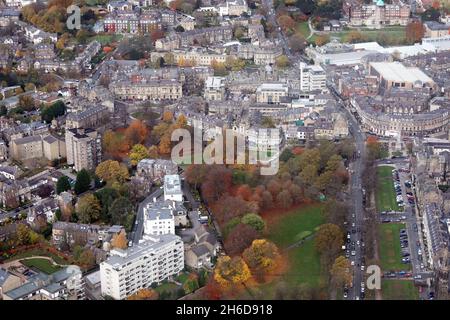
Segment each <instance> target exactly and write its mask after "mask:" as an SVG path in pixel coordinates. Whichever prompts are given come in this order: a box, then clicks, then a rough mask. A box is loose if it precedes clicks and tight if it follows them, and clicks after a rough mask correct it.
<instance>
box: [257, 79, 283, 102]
mask: <svg viewBox="0 0 450 320" xmlns="http://www.w3.org/2000/svg"><path fill="white" fill-rule="evenodd" d="M288 94H289V88H288V86H287V85H286V84H285V83H263V84H261V85H260V86H259V87H258V88H257V89H256V102H258V103H280V101H281V100H280V99H281V98H282V97H286V96H288Z"/></svg>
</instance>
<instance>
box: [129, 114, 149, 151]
mask: <svg viewBox="0 0 450 320" xmlns="http://www.w3.org/2000/svg"><path fill="white" fill-rule="evenodd" d="M148 134H149V130H148V128H147V126H146V125H145V124H144V123H143V122H142V121H141V120H134V121H133V122H132V123H131V124H130V125H129V127H128V128H127V129H126V130H125V140H126V142H127V143H128V145H129V147H132V146H134V145H135V144H138V143H141V144H143V143H144V142H145V140H146V139H147V136H148Z"/></svg>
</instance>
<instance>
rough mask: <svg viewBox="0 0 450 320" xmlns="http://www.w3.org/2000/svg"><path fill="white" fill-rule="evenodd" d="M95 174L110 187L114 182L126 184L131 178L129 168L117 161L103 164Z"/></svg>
mask: <svg viewBox="0 0 450 320" xmlns="http://www.w3.org/2000/svg"><path fill="white" fill-rule="evenodd" d="M95 174H96V175H97V176H98V177H99V178H100V179H102V180H104V181H106V182H107V183H108V184H110V185H112V183H114V182H118V183H124V182H125V181H126V180H127V179H128V177H129V173H128V169H127V167H125V166H124V165H122V164H119V162H118V161H115V160H106V161H103V162H101V163H100V164H99V165H98V166H97V168H96V169H95Z"/></svg>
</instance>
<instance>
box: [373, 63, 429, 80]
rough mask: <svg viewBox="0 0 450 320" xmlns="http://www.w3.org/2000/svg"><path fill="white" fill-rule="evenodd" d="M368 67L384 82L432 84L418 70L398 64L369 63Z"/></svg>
mask: <svg viewBox="0 0 450 320" xmlns="http://www.w3.org/2000/svg"><path fill="white" fill-rule="evenodd" d="M370 66H371V67H372V68H374V69H375V70H376V71H377V72H378V73H379V74H380V75H381V76H382V77H383V78H384V79H386V80H390V81H397V82H415V81H421V82H433V80H432V79H431V78H430V77H429V76H427V75H426V74H425V73H423V72H422V71H421V70H420V69H419V68H415V67H409V68H407V67H405V66H404V65H403V64H402V63H400V62H371V63H370Z"/></svg>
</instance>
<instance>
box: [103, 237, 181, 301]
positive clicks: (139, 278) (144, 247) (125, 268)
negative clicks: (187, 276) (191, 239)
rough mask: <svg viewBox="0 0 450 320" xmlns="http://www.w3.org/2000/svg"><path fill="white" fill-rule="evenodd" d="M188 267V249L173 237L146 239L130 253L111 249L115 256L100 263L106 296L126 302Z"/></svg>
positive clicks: (131, 249)
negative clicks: (186, 259) (186, 265)
mask: <svg viewBox="0 0 450 320" xmlns="http://www.w3.org/2000/svg"><path fill="white" fill-rule="evenodd" d="M183 268H184V248H183V241H182V240H181V238H180V237H178V236H176V235H173V234H166V235H161V236H158V237H149V236H144V239H143V240H141V242H140V243H139V244H137V245H134V246H133V247H129V248H127V249H126V250H121V249H114V250H111V256H110V257H109V258H108V259H107V260H106V261H104V262H102V263H101V264H100V282H101V292H102V295H103V296H110V297H112V298H114V299H116V300H122V299H125V298H126V297H128V296H130V295H132V294H135V293H136V292H137V291H138V290H140V289H143V288H150V286H151V285H152V284H153V283H160V282H161V281H163V280H165V279H167V278H168V277H170V276H172V275H177V274H179V273H180V272H181V271H182V270H183Z"/></svg>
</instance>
